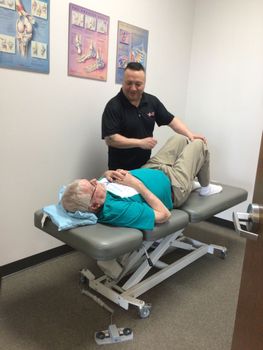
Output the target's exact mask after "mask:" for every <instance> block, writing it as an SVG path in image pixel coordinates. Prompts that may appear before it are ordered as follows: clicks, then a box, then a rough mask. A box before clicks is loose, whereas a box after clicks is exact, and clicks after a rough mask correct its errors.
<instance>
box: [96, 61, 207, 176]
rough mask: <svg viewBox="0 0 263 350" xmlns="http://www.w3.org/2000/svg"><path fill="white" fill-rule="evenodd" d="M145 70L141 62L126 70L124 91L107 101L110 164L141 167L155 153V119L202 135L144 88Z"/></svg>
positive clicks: (105, 122)
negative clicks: (192, 129)
mask: <svg viewBox="0 0 263 350" xmlns="http://www.w3.org/2000/svg"><path fill="white" fill-rule="evenodd" d="M144 87H145V70H144V67H143V66H142V65H141V64H140V63H137V62H130V63H128V65H127V67H126V68H125V70H124V78H123V84H122V88H121V90H120V92H119V93H118V94H117V95H116V96H115V97H113V98H112V99H111V100H110V101H109V102H108V103H107V105H106V107H105V109H104V112H103V115H102V138H103V139H105V142H106V144H107V145H108V148H109V150H108V168H109V169H110V170H115V169H118V168H121V169H126V170H131V169H136V168H140V167H141V166H142V165H144V164H145V163H146V162H147V161H148V160H149V159H150V156H151V150H152V149H153V148H154V146H155V145H156V144H157V140H156V139H154V138H153V130H154V126H155V123H157V125H158V126H161V125H168V126H169V127H170V128H171V129H173V130H174V131H175V132H177V133H179V134H182V135H184V136H186V137H188V138H189V139H190V140H191V141H192V140H194V139H201V140H203V141H204V142H205V138H204V137H203V136H202V135H196V134H193V133H192V132H191V131H190V130H189V129H188V128H187V127H186V125H184V123H183V122H182V121H180V120H179V119H178V118H176V117H174V116H173V115H172V114H171V113H170V112H168V111H167V109H166V108H165V107H164V105H163V104H162V103H161V101H159V99H158V98H157V97H155V96H153V95H150V94H148V93H146V92H144Z"/></svg>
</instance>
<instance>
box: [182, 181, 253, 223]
mask: <svg viewBox="0 0 263 350" xmlns="http://www.w3.org/2000/svg"><path fill="white" fill-rule="evenodd" d="M220 185H221V186H222V187H223V191H222V192H220V193H217V194H215V195H212V196H209V197H202V196H200V195H199V193H198V191H193V192H192V193H191V195H190V196H189V198H188V199H187V201H186V202H185V203H184V204H183V205H182V206H181V207H180V208H179V209H181V210H183V211H185V212H187V213H188V215H189V219H190V222H193V223H194V222H199V221H203V220H206V219H209V218H211V217H212V216H214V215H215V214H218V213H221V212H222V211H224V210H226V209H229V208H231V207H233V206H235V205H237V204H239V203H241V202H243V201H245V200H246V199H247V195H248V193H247V191H246V190H244V189H242V188H239V187H233V186H229V185H222V184H220Z"/></svg>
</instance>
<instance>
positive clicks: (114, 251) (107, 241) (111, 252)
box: [34, 210, 143, 260]
mask: <svg viewBox="0 0 263 350" xmlns="http://www.w3.org/2000/svg"><path fill="white" fill-rule="evenodd" d="M42 217H43V212H42V210H38V211H37V212H35V215H34V223H35V226H36V227H37V228H39V229H40V230H42V231H44V232H46V233H49V234H50V235H51V236H53V237H55V238H57V239H59V240H60V241H62V242H64V243H66V244H68V245H69V246H71V247H72V248H74V249H76V250H78V251H81V252H83V253H85V254H87V255H89V256H90V257H92V258H94V259H96V260H111V259H114V258H116V257H118V256H120V255H122V254H125V253H127V252H130V251H131V250H133V249H136V248H139V247H140V246H141V244H142V240H143V234H142V232H141V231H140V230H136V229H132V228H125V227H112V226H106V225H101V224H96V225H90V226H82V227H77V228H74V229H71V230H67V231H58V230H57V227H56V226H55V225H54V224H53V223H52V221H51V220H50V219H49V218H47V219H46V222H45V225H44V227H43V228H42V227H41V219H42Z"/></svg>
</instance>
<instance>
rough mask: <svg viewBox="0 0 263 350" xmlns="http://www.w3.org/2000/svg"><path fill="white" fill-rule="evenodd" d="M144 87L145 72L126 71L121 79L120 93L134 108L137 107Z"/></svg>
mask: <svg viewBox="0 0 263 350" xmlns="http://www.w3.org/2000/svg"><path fill="white" fill-rule="evenodd" d="M144 87H145V72H144V71H142V70H139V71H136V70H131V69H126V71H125V72H124V77H123V84H122V91H123V93H124V95H125V96H126V97H127V99H128V100H129V101H130V102H131V103H132V104H133V105H135V106H136V107H137V106H138V105H139V103H140V101H141V97H142V93H143V91H144Z"/></svg>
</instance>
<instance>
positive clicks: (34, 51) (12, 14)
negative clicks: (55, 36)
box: [0, 0, 49, 73]
mask: <svg viewBox="0 0 263 350" xmlns="http://www.w3.org/2000/svg"><path fill="white" fill-rule="evenodd" d="M0 67H4V68H13V69H22V70H29V71H33V72H39V73H49V0H41V1H40V0H0Z"/></svg>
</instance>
